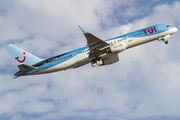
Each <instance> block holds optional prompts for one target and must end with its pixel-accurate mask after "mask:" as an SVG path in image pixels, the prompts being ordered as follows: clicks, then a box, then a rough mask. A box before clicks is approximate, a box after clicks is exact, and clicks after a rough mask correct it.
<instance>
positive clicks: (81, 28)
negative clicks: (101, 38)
mask: <svg viewBox="0 0 180 120" xmlns="http://www.w3.org/2000/svg"><path fill="white" fill-rule="evenodd" d="M78 27H79V28H80V29H81V31H82V32H83V33H84V34H85V33H87V32H86V31H85V30H84V29H83V28H82V27H81V26H80V25H78Z"/></svg>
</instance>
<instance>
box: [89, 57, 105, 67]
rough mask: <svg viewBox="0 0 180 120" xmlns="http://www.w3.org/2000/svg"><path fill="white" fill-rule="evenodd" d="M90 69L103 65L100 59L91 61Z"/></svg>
mask: <svg viewBox="0 0 180 120" xmlns="http://www.w3.org/2000/svg"><path fill="white" fill-rule="evenodd" d="M91 64H92V67H95V66H97V67H98V66H100V65H103V61H102V59H101V58H96V59H93V60H92V61H91Z"/></svg>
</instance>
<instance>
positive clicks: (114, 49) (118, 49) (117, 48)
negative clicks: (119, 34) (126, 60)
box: [106, 42, 127, 53]
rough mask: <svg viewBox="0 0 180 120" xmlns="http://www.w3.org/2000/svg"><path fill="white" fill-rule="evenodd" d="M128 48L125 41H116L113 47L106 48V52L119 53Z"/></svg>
mask: <svg viewBox="0 0 180 120" xmlns="http://www.w3.org/2000/svg"><path fill="white" fill-rule="evenodd" d="M126 48H127V45H126V44H125V43H124V42H121V43H116V44H114V45H112V46H111V47H109V48H107V49H106V53H118V52H121V51H123V50H125V49H126Z"/></svg>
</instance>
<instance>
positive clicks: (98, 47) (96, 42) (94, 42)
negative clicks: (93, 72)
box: [79, 26, 110, 58]
mask: <svg viewBox="0 0 180 120" xmlns="http://www.w3.org/2000/svg"><path fill="white" fill-rule="evenodd" d="M79 28H80V29H81V31H82V32H83V33H84V35H85V37H86V39H87V46H88V47H89V51H90V52H89V53H88V54H89V58H93V57H94V58H97V57H99V56H101V55H103V54H105V49H106V48H108V47H110V45H109V44H108V43H107V42H105V41H103V40H101V39H99V38H98V37H96V36H94V35H92V34H91V33H88V32H86V31H85V30H84V29H83V28H81V26H79Z"/></svg>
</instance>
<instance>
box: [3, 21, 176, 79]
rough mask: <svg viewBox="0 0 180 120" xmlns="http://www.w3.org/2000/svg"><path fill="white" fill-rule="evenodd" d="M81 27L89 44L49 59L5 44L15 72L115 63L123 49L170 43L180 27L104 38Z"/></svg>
mask: <svg viewBox="0 0 180 120" xmlns="http://www.w3.org/2000/svg"><path fill="white" fill-rule="evenodd" d="M79 28H80V29H81V30H82V32H83V33H84V35H85V37H86V39H87V46H86V47H82V48H80V49H77V50H74V51H70V52H67V53H64V54H61V55H57V56H54V57H51V58H48V59H41V58H39V57H37V56H35V55H32V54H31V53H28V52H27V51H25V50H22V49H20V48H18V47H16V46H14V45H12V44H8V45H6V46H4V48H5V50H6V51H7V52H8V53H9V54H10V55H11V57H12V58H13V59H14V60H15V61H16V62H17V64H18V67H19V69H20V71H19V72H17V73H15V74H14V75H15V76H16V77H19V76H26V75H37V74H45V73H51V72H56V71H60V70H65V69H69V68H78V67H81V66H83V65H85V64H88V63H91V65H92V67H95V66H103V65H109V64H113V63H115V62H117V61H119V57H118V53H119V52H122V51H124V50H126V49H129V48H132V47H135V46H138V45H141V44H144V43H147V42H151V41H154V40H160V41H164V42H165V43H166V44H168V41H167V39H168V38H169V37H170V36H171V35H172V34H173V33H175V32H177V28H176V27H171V26H170V25H167V24H158V25H154V26H150V27H147V28H144V29H141V30H137V31H134V32H131V33H127V34H124V35H121V36H118V37H115V38H111V39H108V40H105V41H103V40H101V39H99V38H98V37H96V36H94V35H92V34H91V33H88V32H86V31H85V30H84V29H82V28H81V27H80V26H79Z"/></svg>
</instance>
